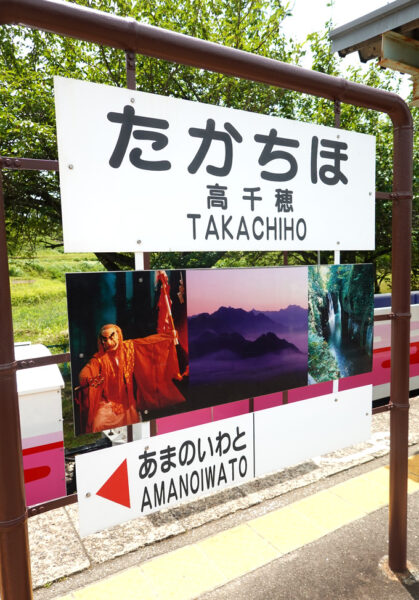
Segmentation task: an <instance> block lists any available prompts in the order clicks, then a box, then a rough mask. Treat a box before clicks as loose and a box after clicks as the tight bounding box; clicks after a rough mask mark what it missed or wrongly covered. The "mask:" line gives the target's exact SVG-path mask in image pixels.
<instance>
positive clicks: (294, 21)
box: [282, 0, 411, 98]
mask: <svg viewBox="0 0 419 600" xmlns="http://www.w3.org/2000/svg"><path fill="white" fill-rule="evenodd" d="M392 1H393V0H392ZM289 3H290V8H291V11H292V13H293V14H292V16H291V17H287V18H286V19H285V21H284V22H283V27H282V30H283V32H284V33H285V34H286V35H287V36H288V37H292V38H293V39H294V40H295V41H297V42H303V41H304V40H305V38H306V37H307V35H308V34H309V33H313V32H314V31H324V28H325V23H326V22H327V21H328V20H329V19H330V18H332V21H333V26H332V28H333V29H335V28H336V27H340V26H341V25H346V24H347V23H350V22H351V21H354V20H355V19H358V18H359V17H362V16H364V15H366V14H369V13H371V12H373V11H374V10H377V9H378V8H382V7H383V6H386V5H387V4H391V2H386V1H383V0H334V2H333V4H332V6H327V5H328V4H330V1H329V0H289ZM306 61H307V62H306V63H304V62H303V63H302V66H303V67H306V68H309V67H310V58H309V57H306ZM368 64H369V63H367V65H368ZM347 65H348V66H349V65H355V66H361V65H362V63H361V61H360V60H359V56H358V52H352V53H351V54H349V55H348V56H346V57H345V58H344V59H343V62H342V66H343V67H345V66H347ZM363 68H365V69H366V68H367V67H363ZM402 79H403V84H402V87H401V91H400V94H401V96H403V97H404V98H406V97H407V95H408V94H409V92H410V90H411V83H410V78H409V76H408V75H403V76H402Z"/></svg>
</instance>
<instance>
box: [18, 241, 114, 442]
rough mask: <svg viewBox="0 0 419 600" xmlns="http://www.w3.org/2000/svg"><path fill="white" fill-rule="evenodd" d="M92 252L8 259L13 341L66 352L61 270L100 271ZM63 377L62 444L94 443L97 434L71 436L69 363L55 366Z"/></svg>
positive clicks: (43, 252) (41, 253)
mask: <svg viewBox="0 0 419 600" xmlns="http://www.w3.org/2000/svg"><path fill="white" fill-rule="evenodd" d="M103 270H104V268H103V266H102V265H101V264H100V263H99V262H98V261H97V260H96V258H95V256H94V255H86V254H75V255H72V254H71V255H68V254H67V255H64V254H62V253H61V252H59V251H57V250H40V251H39V252H38V253H37V256H36V258H32V259H28V258H26V257H23V258H16V257H14V258H11V259H10V260H9V274H10V290H11V297H12V311H13V329H14V339H15V342H31V343H32V344H44V345H45V346H48V347H49V348H50V350H51V352H52V353H53V354H57V353H61V352H68V350H69V340H68V318H67V297H66V287H65V283H64V280H65V273H74V272H88V271H103ZM59 367H60V370H61V373H62V375H63V377H64V381H65V388H64V390H63V394H62V401H63V419H64V422H63V426H64V445H65V447H66V448H74V447H77V446H83V445H84V444H88V443H91V442H94V441H95V440H97V439H98V438H100V436H101V434H93V435H92V434H90V435H82V436H78V437H77V438H76V437H74V425H73V405H72V398H71V380H70V379H71V378H70V369H69V364H67V363H64V364H61V365H59Z"/></svg>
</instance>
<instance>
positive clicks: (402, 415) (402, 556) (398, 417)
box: [389, 126, 413, 572]
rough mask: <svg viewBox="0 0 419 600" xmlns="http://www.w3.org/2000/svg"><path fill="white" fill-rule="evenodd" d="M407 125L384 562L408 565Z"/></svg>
mask: <svg viewBox="0 0 419 600" xmlns="http://www.w3.org/2000/svg"><path fill="white" fill-rule="evenodd" d="M412 144H413V134H412V128H411V127H406V126H395V127H394V158H393V194H394V196H393V212H392V237H393V252H392V300H391V301H392V304H391V308H392V313H393V314H394V317H393V319H392V322H391V324H392V327H391V383H390V400H391V403H392V410H391V412H390V514H389V566H390V568H391V569H392V570H393V571H396V572H401V571H404V570H405V569H406V568H407V474H408V464H407V459H408V435H409V344H410V268H411V257H410V244H409V243H408V244H407V243H406V240H410V239H411V232H412V166H413V165H412V160H411V159H410V160H406V155H405V154H404V153H403V151H402V150H401V149H402V148H407V147H409V146H410V147H412Z"/></svg>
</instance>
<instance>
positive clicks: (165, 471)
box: [76, 413, 254, 537]
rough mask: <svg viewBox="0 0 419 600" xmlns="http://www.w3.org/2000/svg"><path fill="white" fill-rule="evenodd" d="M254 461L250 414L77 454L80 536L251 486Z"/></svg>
mask: <svg viewBox="0 0 419 600" xmlns="http://www.w3.org/2000/svg"><path fill="white" fill-rule="evenodd" d="M168 457H170V459H168ZM169 460H170V465H169ZM253 461H254V456H253V414H250V413H249V414H245V415H239V416H237V417H233V418H231V419H225V420H224V421H215V422H213V423H206V424H205V425H199V426H197V427H189V428H188V429H182V430H180V431H173V432H171V433H167V434H164V435H159V436H156V437H153V438H150V439H144V440H137V441H135V442H131V443H129V444H121V445H118V446H113V447H112V448H104V449H103V450H97V451H96V452H88V453H86V454H80V455H79V456H76V477H77V495H78V504H79V518H80V534H81V536H82V537H85V536H86V535H90V534H92V533H95V532H96V531H100V530H101V529H104V528H106V527H113V526H114V525H118V524H120V523H124V522H126V521H130V520H131V519H137V518H138V517H144V516H145V515H148V514H150V513H152V512H155V511H157V510H161V509H165V508H169V507H172V506H175V505H176V504H179V503H180V502H188V501H191V500H195V499H196V498H198V497H200V496H202V495H204V494H212V493H214V492H216V491H218V490H221V489H224V488H227V487H230V486H233V485H239V484H240V483H244V482H245V481H249V479H251V478H252V477H253V473H254V466H253ZM168 466H169V467H170V468H168Z"/></svg>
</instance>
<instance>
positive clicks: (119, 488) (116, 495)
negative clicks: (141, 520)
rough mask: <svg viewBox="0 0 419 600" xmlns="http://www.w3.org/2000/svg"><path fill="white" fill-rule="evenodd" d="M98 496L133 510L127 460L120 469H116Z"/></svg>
mask: <svg viewBox="0 0 419 600" xmlns="http://www.w3.org/2000/svg"><path fill="white" fill-rule="evenodd" d="M96 496H101V497H102V498H106V500H110V501H111V502H116V503H117V504H122V506H126V507H127V508H131V501H130V495H129V482H128V466H127V459H125V460H124V461H122V463H121V464H120V465H119V467H118V468H117V469H115V471H114V472H113V473H112V475H111V476H110V477H109V478H108V479H107V480H106V481H105V483H104V484H103V485H102V487H101V488H100V489H99V490H98V491H97V492H96Z"/></svg>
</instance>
